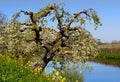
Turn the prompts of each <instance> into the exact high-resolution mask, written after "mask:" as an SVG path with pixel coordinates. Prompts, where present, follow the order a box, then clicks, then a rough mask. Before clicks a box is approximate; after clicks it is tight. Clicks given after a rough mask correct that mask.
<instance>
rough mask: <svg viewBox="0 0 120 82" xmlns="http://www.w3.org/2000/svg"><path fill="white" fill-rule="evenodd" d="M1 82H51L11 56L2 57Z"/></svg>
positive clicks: (0, 67)
mask: <svg viewBox="0 0 120 82" xmlns="http://www.w3.org/2000/svg"><path fill="white" fill-rule="evenodd" d="M0 82H51V81H48V78H47V77H45V76H44V75H40V74H35V73H34V72H33V71H32V70H31V69H30V68H28V67H24V66H22V64H20V63H19V62H17V61H15V60H12V59H11V58H10V57H9V56H5V55H0Z"/></svg>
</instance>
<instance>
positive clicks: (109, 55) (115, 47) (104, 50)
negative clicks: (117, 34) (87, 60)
mask: <svg viewBox="0 0 120 82" xmlns="http://www.w3.org/2000/svg"><path fill="white" fill-rule="evenodd" d="M91 60H92V61H95V62H100V63H104V64H111V65H115V66H119V67H120V44H118V43H117V44H102V45H99V55H98V56H97V57H96V58H91Z"/></svg>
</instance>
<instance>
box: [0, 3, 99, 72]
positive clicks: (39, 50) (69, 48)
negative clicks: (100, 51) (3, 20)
mask: <svg viewBox="0 0 120 82" xmlns="http://www.w3.org/2000/svg"><path fill="white" fill-rule="evenodd" d="M23 15H25V16H27V18H26V19H25V20H24V21H20V20H19V19H20V18H22V16H23ZM49 22H53V23H54V26H53V27H51V26H50V23H49ZM86 23H90V24H91V23H93V24H94V26H95V29H96V28H97V27H98V26H99V25H101V22H100V18H99V17H98V16H97V13H96V11H95V10H93V9H88V10H83V11H80V12H78V13H74V14H71V13H69V12H67V11H66V10H65V9H64V8H63V7H62V6H59V5H57V4H52V5H47V6H46V7H44V8H42V9H40V10H39V11H37V12H32V11H24V10H21V11H19V12H17V13H15V14H14V15H13V17H12V18H11V21H10V22H9V23H8V24H7V26H6V28H5V29H4V31H3V33H2V34H1V37H0V47H1V49H2V50H1V52H3V51H6V52H8V53H11V54H12V55H15V56H16V58H19V57H23V58H26V59H25V63H26V62H27V61H33V62H35V61H36V60H37V62H36V63H34V64H33V67H34V68H38V67H42V70H44V68H45V67H46V66H47V64H48V63H49V62H50V61H51V62H52V64H54V65H53V66H54V67H56V63H59V64H60V68H62V69H65V68H67V67H68V64H69V63H80V62H82V63H83V62H85V60H86V59H88V58H89V56H95V55H96V54H97V44H96V41H95V39H94V38H93V37H92V35H91V34H90V32H89V31H87V30H86V29H85V28H84V27H85V24H86ZM39 62H40V63H39Z"/></svg>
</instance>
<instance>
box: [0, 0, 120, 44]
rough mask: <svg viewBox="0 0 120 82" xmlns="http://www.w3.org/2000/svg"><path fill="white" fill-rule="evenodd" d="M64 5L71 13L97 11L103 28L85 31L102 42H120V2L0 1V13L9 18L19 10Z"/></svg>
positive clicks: (98, 0) (111, 0) (94, 0)
mask: <svg viewBox="0 0 120 82" xmlns="http://www.w3.org/2000/svg"><path fill="white" fill-rule="evenodd" d="M60 2H62V3H64V8H65V9H66V10H67V11H69V12H71V13H73V12H78V11H81V10H83V9H89V8H93V9H95V10H96V11H97V13H98V15H99V17H100V18H101V21H102V23H103V26H101V27H99V28H98V30H97V31H95V30H94V29H93V28H92V27H91V26H90V27H89V26H88V27H87V29H88V30H89V31H90V32H91V34H92V35H93V36H94V37H95V38H98V39H101V41H102V42H111V41H119V40H120V0H0V12H2V13H4V14H6V15H7V16H8V18H10V17H11V16H12V15H13V14H14V13H15V12H18V11H20V10H30V11H37V10H39V9H40V8H43V7H44V6H46V5H47V4H52V3H58V4H59V3H60Z"/></svg>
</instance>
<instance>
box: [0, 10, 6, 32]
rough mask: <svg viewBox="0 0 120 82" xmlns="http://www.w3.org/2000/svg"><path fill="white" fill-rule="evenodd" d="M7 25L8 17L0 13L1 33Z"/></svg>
mask: <svg viewBox="0 0 120 82" xmlns="http://www.w3.org/2000/svg"><path fill="white" fill-rule="evenodd" d="M6 24H7V16H6V15H5V14H3V13H1V12H0V33H1V32H2V31H3V30H4V28H5V26H6Z"/></svg>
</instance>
